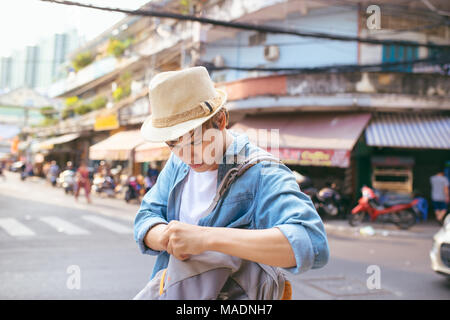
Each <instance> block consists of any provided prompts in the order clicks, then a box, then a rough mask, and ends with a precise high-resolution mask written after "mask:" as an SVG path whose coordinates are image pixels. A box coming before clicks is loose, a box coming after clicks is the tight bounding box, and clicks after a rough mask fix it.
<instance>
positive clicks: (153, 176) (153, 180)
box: [147, 165, 159, 186]
mask: <svg viewBox="0 0 450 320" xmlns="http://www.w3.org/2000/svg"><path fill="white" fill-rule="evenodd" d="M158 175H159V171H158V170H156V169H153V168H152V166H151V165H149V166H148V169H147V177H149V179H150V183H151V185H152V186H153V185H154V184H155V183H156V180H157V179H158Z"/></svg>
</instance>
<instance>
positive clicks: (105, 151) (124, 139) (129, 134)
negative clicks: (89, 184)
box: [89, 130, 145, 161]
mask: <svg viewBox="0 0 450 320" xmlns="http://www.w3.org/2000/svg"><path fill="white" fill-rule="evenodd" d="M144 142H145V140H144V138H143V137H142V135H141V132H140V130H130V131H121V132H118V133H116V134H114V135H112V136H110V137H109V138H106V139H105V140H103V141H100V142H99V143H97V144H94V145H93V146H91V147H90V148H89V159H91V160H123V161H125V160H128V159H129V158H130V153H131V151H133V149H134V148H136V147H137V146H139V145H141V144H143V143H144Z"/></svg>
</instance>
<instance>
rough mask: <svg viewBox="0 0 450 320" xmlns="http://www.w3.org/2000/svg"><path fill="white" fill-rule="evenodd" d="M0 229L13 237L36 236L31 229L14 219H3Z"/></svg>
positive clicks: (0, 221)
mask: <svg viewBox="0 0 450 320" xmlns="http://www.w3.org/2000/svg"><path fill="white" fill-rule="evenodd" d="M0 227H2V228H3V229H4V230H5V231H6V232H7V233H9V234H10V235H11V236H14V237H18V236H27V237H29V236H34V235H35V233H34V232H33V230H31V229H29V228H28V227H26V226H25V225H23V224H22V223H20V222H19V221H17V220H16V219H14V218H1V219H0Z"/></svg>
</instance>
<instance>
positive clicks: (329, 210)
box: [294, 171, 344, 218]
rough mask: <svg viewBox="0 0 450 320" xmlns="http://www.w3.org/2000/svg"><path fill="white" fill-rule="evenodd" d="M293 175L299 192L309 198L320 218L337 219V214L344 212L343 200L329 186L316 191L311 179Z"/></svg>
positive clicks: (295, 173) (296, 174) (296, 173)
mask: <svg viewBox="0 0 450 320" xmlns="http://www.w3.org/2000/svg"><path fill="white" fill-rule="evenodd" d="M294 175H295V177H296V181H297V183H298V185H299V187H300V190H301V191H302V192H303V193H305V194H306V195H308V196H309V197H310V198H311V200H312V202H313V204H314V207H315V208H316V210H317V213H318V214H319V215H320V216H321V217H323V218H325V217H326V218H337V217H338V216H339V213H341V212H344V205H343V199H342V197H341V195H340V194H339V193H338V192H337V191H336V190H334V189H333V188H331V186H327V187H325V188H322V189H320V190H318V189H317V188H314V186H313V183H312V180H311V178H309V177H307V176H304V175H301V174H299V173H298V172H295V171H294Z"/></svg>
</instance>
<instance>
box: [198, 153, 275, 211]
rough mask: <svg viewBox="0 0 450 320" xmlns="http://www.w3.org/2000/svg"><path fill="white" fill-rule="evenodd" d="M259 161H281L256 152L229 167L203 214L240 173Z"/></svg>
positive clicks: (214, 204) (213, 204) (213, 206)
mask: <svg viewBox="0 0 450 320" xmlns="http://www.w3.org/2000/svg"><path fill="white" fill-rule="evenodd" d="M261 161H272V162H276V163H282V162H281V160H280V159H278V158H275V157H274V156H271V155H262V154H257V155H254V156H251V157H249V158H247V159H245V160H244V161H243V162H242V163H240V164H239V165H238V166H237V167H234V168H231V169H230V170H228V172H227V173H226V174H225V176H224V177H223V179H222V182H221V183H220V185H219V187H218V188H217V192H216V195H215V197H214V200H213V201H212V203H211V205H210V206H209V208H208V210H207V211H206V213H205V214H204V216H206V215H208V214H209V213H211V212H212V211H213V210H214V208H215V207H216V205H217V203H218V202H219V200H220V198H221V197H222V196H223V195H224V194H225V193H226V192H227V190H228V189H229V188H230V186H231V184H232V183H233V182H234V181H235V180H236V179H237V178H238V177H240V176H241V175H242V174H244V172H245V171H247V170H248V169H249V168H250V167H253V166H254V165H255V164H257V163H258V162H261Z"/></svg>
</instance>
